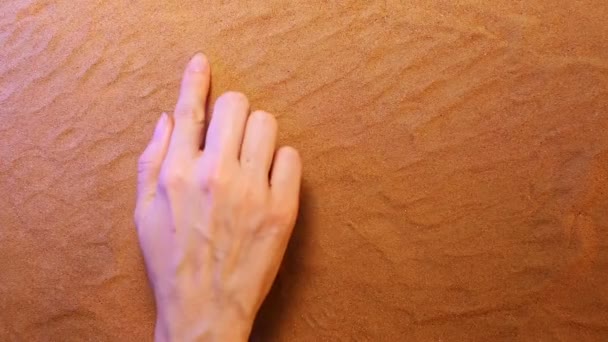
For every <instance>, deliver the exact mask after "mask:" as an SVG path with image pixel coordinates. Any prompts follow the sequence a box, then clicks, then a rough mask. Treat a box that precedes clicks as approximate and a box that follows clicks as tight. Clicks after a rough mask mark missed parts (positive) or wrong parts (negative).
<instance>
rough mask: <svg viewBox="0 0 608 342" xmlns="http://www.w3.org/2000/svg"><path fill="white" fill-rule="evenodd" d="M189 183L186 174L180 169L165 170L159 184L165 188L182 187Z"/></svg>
mask: <svg viewBox="0 0 608 342" xmlns="http://www.w3.org/2000/svg"><path fill="white" fill-rule="evenodd" d="M187 183H188V180H187V177H186V175H185V174H184V173H183V172H181V171H179V170H163V171H162V172H161V174H160V178H159V184H160V185H161V186H162V187H163V188H164V189H181V188H183V187H185V186H186V185H187Z"/></svg>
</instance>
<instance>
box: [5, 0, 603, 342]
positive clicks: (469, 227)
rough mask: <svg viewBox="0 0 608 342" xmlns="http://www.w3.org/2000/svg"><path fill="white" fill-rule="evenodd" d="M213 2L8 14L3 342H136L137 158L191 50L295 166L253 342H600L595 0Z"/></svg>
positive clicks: (148, 1)
mask: <svg viewBox="0 0 608 342" xmlns="http://www.w3.org/2000/svg"><path fill="white" fill-rule="evenodd" d="M205 2H206V4H202V2H201V1H195V0H187V1H153V0H139V1H120V0H112V1H101V0H90V1H72V0H6V1H2V2H0V142H1V143H0V225H1V228H0V336H1V338H0V339H1V340H3V341H84V340H89V341H144V340H149V339H150V337H151V335H152V328H153V321H154V304H153V301H152V298H151V295H150V290H149V288H148V286H147V283H146V277H145V273H144V269H143V264H142V259H141V256H140V252H139V249H138V247H137V238H136V234H135V230H134V227H133V223H132V219H131V217H132V210H133V205H134V201H133V199H134V190H135V170H136V159H137V156H138V154H139V153H140V151H141V150H142V149H143V147H144V145H145V144H146V141H147V139H148V137H149V136H150V134H151V131H152V126H153V124H154V122H155V120H156V119H157V118H158V116H159V114H160V113H161V111H163V110H167V111H171V110H172V108H173V105H174V101H175V99H176V95H177V90H178V83H179V77H180V74H181V71H182V68H183V67H184V65H185V63H186V61H187V60H188V59H189V57H190V56H191V55H192V54H193V53H194V52H195V51H198V50H202V51H205V52H206V53H207V54H208V55H209V57H210V59H211V62H212V65H213V82H214V83H213V95H214V96H217V95H218V94H220V93H221V92H223V91H225V90H229V89H233V90H241V91H244V92H245V93H247V94H248V95H249V96H250V99H251V102H252V104H253V106H254V107H255V108H263V109H266V110H269V111H271V112H274V113H276V114H277V116H278V120H279V124H280V126H281V128H282V132H281V140H282V142H283V143H288V144H292V145H294V146H296V147H298V148H299V149H300V150H301V152H302V155H303V158H304V162H305V183H304V195H303V204H302V205H303V207H302V212H301V215H300V221H299V223H298V226H297V227H296V232H295V236H294V238H293V240H292V244H291V246H290V249H289V251H288V255H287V258H286V260H285V264H284V270H283V271H282V272H281V274H280V276H279V280H278V282H277V284H276V286H275V288H274V290H273V292H272V294H271V297H270V298H269V300H268V302H267V303H266V305H265V307H264V309H263V312H262V314H261V315H260V318H259V320H258V322H257V324H256V328H255V331H254V338H253V340H254V341H355V340H357V341H409V340H411V341H440V340H441V341H467V340H471V341H501V340H528V341H540V340H542V341H554V340H555V341H557V340H560V341H587V340H589V341H593V340H595V341H606V340H608V21H607V18H608V2H607V1H605V0H581V1H570V0H557V1H556V0H533V1H507V0H496V1H473V0H469V1H467V0H462V1H444V0H437V1H422V0H414V1H401V0H388V1H363V0H361V1H340V2H329V1H315V2H314V3H312V2H307V3H310V5H301V4H300V5H297V3H298V2H291V3H288V2H287V1H270V0H269V1H255V2H254V1H252V2H248V1H233V2H232V4H225V3H227V2H226V1H205ZM335 3H340V4H339V5H337V4H335ZM454 3H458V5H455V4H454Z"/></svg>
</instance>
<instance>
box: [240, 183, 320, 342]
mask: <svg viewBox="0 0 608 342" xmlns="http://www.w3.org/2000/svg"><path fill="white" fill-rule="evenodd" d="M311 208H312V203H311V197H310V192H309V188H308V186H307V185H306V183H305V182H303V183H302V188H301V191H300V210H299V212H298V219H297V221H296V226H295V228H294V230H293V234H292V236H291V239H290V240H289V244H288V246H287V251H286V252H285V256H284V257H283V262H282V263H281V267H280V269H279V273H278V274H277V278H276V279H275V282H274V284H273V286H272V288H271V289H270V293H269V294H268V296H267V297H266V300H265V301H264V304H262V307H261V308H260V311H259V313H258V316H257V318H256V320H255V323H254V325H253V332H252V333H251V337H250V338H249V341H252V342H257V341H260V342H261V341H264V342H266V341H276V340H278V339H279V330H280V329H281V326H282V325H283V322H284V321H285V317H286V316H287V311H288V310H289V308H290V307H292V305H291V304H292V303H293V302H294V300H295V298H296V297H297V293H298V291H299V289H300V288H299V286H300V285H301V284H302V279H303V276H304V274H303V272H304V266H303V263H302V260H303V259H304V258H305V257H306V243H307V238H308V237H309V232H310V229H309V222H310V215H311Z"/></svg>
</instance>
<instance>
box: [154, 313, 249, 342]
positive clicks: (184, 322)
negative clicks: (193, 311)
mask: <svg viewBox="0 0 608 342" xmlns="http://www.w3.org/2000/svg"><path fill="white" fill-rule="evenodd" d="M252 325H253V322H245V321H244V320H242V319H239V318H236V317H234V318H228V317H226V318H224V317H221V315H218V316H216V317H213V318H208V319H207V318H205V319H203V318H201V319H194V320H192V319H188V318H186V317H183V316H182V315H170V316H169V315H166V313H162V312H159V313H158V315H157V319H156V327H155V331H154V340H155V341H156V342H173V341H180V342H181V341H184V342H194V341H196V342H199V341H200V342H207V341H209V342H215V341H222V342H244V341H247V340H248V338H249V334H250V333H251V328H252Z"/></svg>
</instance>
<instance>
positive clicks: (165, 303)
mask: <svg viewBox="0 0 608 342" xmlns="http://www.w3.org/2000/svg"><path fill="white" fill-rule="evenodd" d="M209 82H210V67H209V63H208V61H207V59H206V58H205V56H204V55H203V54H197V55H195V56H194V57H193V58H192V60H191V61H190V62H189V64H188V66H187V68H186V71H185V72H184V76H183V80H182V84H181V90H180V96H179V100H178V102H177V105H176V108H175V112H174V115H173V118H172V117H170V116H168V115H166V114H163V115H162V116H161V118H160V119H159V121H158V124H157V126H156V128H155V131H154V136H153V138H152V140H151V141H150V143H149V145H148V146H147V148H146V149H145V151H144V152H143V154H142V155H141V157H140V160H139V170H138V197H137V205H136V210H135V222H136V225H137V231H138V235H139V240H140V244H141V249H142V251H143V255H144V258H145V262H146V267H147V271H148V277H149V279H150V282H151V285H152V288H153V291H154V296H155V300H156V309H157V322H156V330H155V336H156V340H157V341H165V340H171V341H195V340H196V341H199V340H204V341H207V340H215V341H246V340H247V338H248V336H249V334H250V332H251V327H252V324H253V320H254V318H255V315H256V313H257V311H258V309H259V308H260V305H261V303H262V301H263V300H264V298H265V297H266V295H267V294H268V291H269V289H270V287H271V285H272V282H273V280H274V278H275V276H276V273H277V271H278V268H279V265H280V263H281V259H282V257H283V254H284V252H285V248H286V246H287V242H288V240H289V237H290V235H291V231H292V229H293V226H294V223H295V219H296V215H297V209H298V197H299V189H300V179H301V173H302V171H301V161H300V157H299V155H298V153H297V151H296V150H294V149H293V148H291V147H281V148H279V149H278V150H277V149H276V147H275V144H276V137H277V122H276V120H275V118H274V117H273V116H272V115H271V114H268V113H266V112H263V111H255V112H253V113H251V114H249V103H248V100H247V98H246V97H245V96H244V95H242V94H239V93H235V92H229V93H225V94H224V95H222V96H220V97H219V98H218V99H217V101H216V103H215V107H214V109H213V118H212V119H211V122H210V124H209V128H208V130H207V132H206V137H205V136H204V123H205V116H206V113H205V108H206V106H205V100H206V98H207V93H208V89H209ZM203 139H205V143H204V145H203V146H204V147H203V149H202V150H201V149H200V146H201V142H202V141H203Z"/></svg>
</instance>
